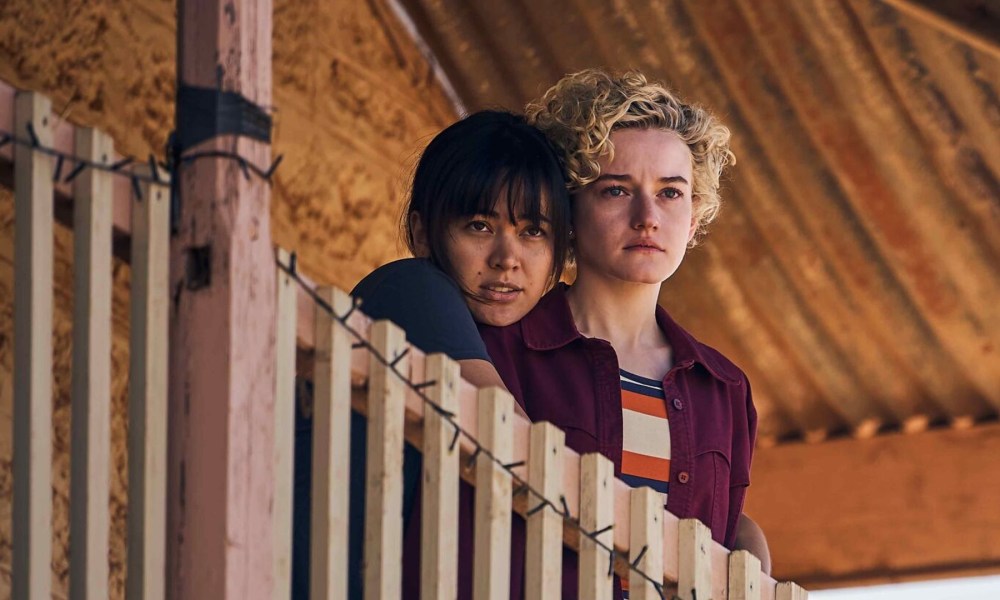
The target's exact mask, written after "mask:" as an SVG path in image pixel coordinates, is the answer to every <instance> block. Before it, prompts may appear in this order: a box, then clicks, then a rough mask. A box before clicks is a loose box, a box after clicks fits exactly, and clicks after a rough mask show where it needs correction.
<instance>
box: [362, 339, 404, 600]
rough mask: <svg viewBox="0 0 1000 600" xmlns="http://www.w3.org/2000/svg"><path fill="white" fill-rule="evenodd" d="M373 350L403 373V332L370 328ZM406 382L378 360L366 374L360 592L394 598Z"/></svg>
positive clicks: (369, 598) (398, 577)
mask: <svg viewBox="0 0 1000 600" xmlns="http://www.w3.org/2000/svg"><path fill="white" fill-rule="evenodd" d="M371 344H372V346H373V347H374V348H375V351H376V352H378V353H379V354H381V355H382V356H383V357H385V358H386V360H388V361H390V362H391V363H393V364H395V366H396V369H397V370H399V371H400V372H401V373H403V374H404V375H408V367H409V360H408V357H407V356H406V355H405V354H404V351H405V349H406V336H405V334H404V333H403V330H402V329H400V328H399V327H397V326H396V325H394V324H393V323H392V322H390V321H376V322H374V323H373V324H372V328H371ZM405 393H406V388H405V386H404V385H403V382H402V380H401V379H400V378H399V377H397V376H396V375H394V374H393V373H392V371H391V369H390V368H389V367H388V366H386V365H384V364H382V362H381V361H378V360H372V361H371V368H370V375H369V378H368V477H367V482H366V492H365V494H366V495H365V576H364V579H365V598H366V600H375V599H377V598H399V597H400V593H401V590H402V573H401V565H402V560H403V518H402V512H403V415H404V410H405V409H404V407H405Z"/></svg>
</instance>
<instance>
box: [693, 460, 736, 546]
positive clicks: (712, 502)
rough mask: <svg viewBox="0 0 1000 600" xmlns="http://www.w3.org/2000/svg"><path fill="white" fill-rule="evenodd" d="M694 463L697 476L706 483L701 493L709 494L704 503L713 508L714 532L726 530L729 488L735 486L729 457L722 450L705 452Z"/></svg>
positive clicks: (703, 498)
mask: <svg viewBox="0 0 1000 600" xmlns="http://www.w3.org/2000/svg"><path fill="white" fill-rule="evenodd" d="M694 463H695V472H696V473H697V476H698V477H699V479H701V480H702V481H703V482H704V485H703V486H702V487H701V489H700V492H701V494H708V497H704V496H702V501H703V502H704V503H705V504H704V506H705V507H706V508H708V507H709V506H711V508H710V511H709V512H710V514H711V516H712V521H711V526H712V531H713V533H715V530H716V528H717V527H719V526H721V527H722V528H723V530H724V529H725V527H726V523H727V522H728V520H729V488H730V486H731V485H732V484H733V482H732V481H731V465H730V462H729V457H728V456H727V455H726V453H724V452H722V451H721V450H703V451H701V452H699V453H698V454H696V455H695V458H694ZM701 494H699V495H701Z"/></svg>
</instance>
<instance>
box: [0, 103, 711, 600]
mask: <svg viewBox="0 0 1000 600" xmlns="http://www.w3.org/2000/svg"><path fill="white" fill-rule="evenodd" d="M26 132H27V134H28V137H26V138H24V137H19V136H17V135H16V134H14V133H12V132H9V131H5V130H0V148H3V147H4V146H6V145H7V144H10V143H13V144H18V145H21V146H25V147H28V148H31V149H33V150H35V151H38V152H41V153H42V154H46V155H48V156H51V157H53V158H55V160H56V164H55V166H54V168H53V177H52V179H53V181H59V180H60V178H61V177H62V171H63V169H64V167H65V165H66V163H67V162H69V163H71V164H72V165H73V166H72V168H71V169H70V171H69V173H68V174H67V175H66V177H65V178H62V181H63V182H64V183H70V182H72V181H73V180H74V179H76V178H77V177H79V176H80V175H81V174H82V173H83V172H84V171H85V170H87V169H94V170H97V171H102V172H105V173H110V174H112V175H115V176H119V177H127V178H128V179H130V181H131V183H132V189H133V192H134V193H135V195H136V198H137V199H139V200H141V199H142V191H141V186H140V185H139V183H140V182H147V183H155V184H165V183H167V182H166V181H164V179H163V178H162V177H161V176H160V170H161V169H162V170H165V171H167V172H169V173H171V174H175V172H176V168H177V166H178V163H183V164H189V163H192V162H195V161H197V160H201V159H206V158H221V159H226V160H232V161H235V162H236V163H237V164H238V165H239V166H240V169H241V170H242V171H243V175H244V177H245V178H246V179H248V180H249V179H250V178H251V176H252V175H254V176H257V177H258V178H260V179H262V180H264V181H266V182H267V183H268V184H270V183H271V182H272V179H273V177H274V173H275V171H276V170H277V168H278V166H279V165H280V164H281V162H282V159H283V158H284V157H283V155H278V156H277V157H276V158H275V160H274V161H273V162H272V163H271V164H270V165H269V166H268V167H267V168H262V167H259V166H257V165H255V164H253V163H252V162H250V161H249V160H248V159H247V158H246V157H244V156H242V155H240V154H238V153H235V152H227V151H222V150H208V151H199V152H192V153H189V154H181V155H180V156H179V157H177V158H176V159H175V160H172V161H170V162H163V161H159V160H158V159H157V158H156V157H155V156H154V155H152V154H150V155H149V158H148V159H147V161H145V164H146V165H148V167H149V173H148V174H146V173H141V172H138V171H136V170H135V167H136V166H138V165H140V164H143V163H142V162H140V161H138V160H137V159H136V158H135V157H132V156H126V157H123V158H121V159H120V160H118V161H115V162H114V163H106V162H98V161H94V160H91V159H88V158H84V157H81V156H77V155H75V154H72V153H68V152H63V151H61V150H58V149H56V148H54V147H51V146H46V145H45V144H42V143H41V141H40V139H39V138H38V134H37V132H36V131H35V128H34V126H33V125H32V123H30V122H29V123H27V125H26ZM126 167H130V168H128V169H127V170H126ZM174 181H176V179H174ZM296 262H297V261H296V255H295V254H294V253H292V254H291V257H290V260H289V264H287V265H286V264H283V263H282V262H281V261H280V260H279V259H278V258H277V257H275V263H276V264H277V266H278V268H280V269H281V270H282V271H284V272H285V273H286V274H288V275H289V276H290V277H291V278H292V279H293V280H295V282H296V283H297V284H298V285H299V286H300V287H301V288H302V289H303V290H304V291H305V292H306V294H307V295H308V296H309V297H310V298H311V299H312V301H313V302H314V303H315V304H316V306H317V307H319V308H320V309H321V310H323V311H324V312H326V313H327V314H329V315H330V316H331V317H332V318H333V319H334V320H335V321H337V322H338V323H339V324H340V326H342V327H343V328H344V329H345V330H346V331H347V332H348V333H350V335H351V336H352V337H353V338H354V339H355V340H356V341H355V342H354V343H353V344H352V346H351V347H352V348H364V349H365V350H366V351H367V352H368V353H369V354H370V355H371V356H372V357H373V358H375V360H377V361H379V362H380V363H382V365H383V366H385V367H386V368H387V369H388V370H389V371H390V372H392V373H393V375H395V376H396V377H397V378H399V380H400V381H401V382H403V384H404V385H406V387H408V388H409V389H410V390H412V391H413V393H415V394H416V395H417V397H418V398H420V400H421V401H422V402H423V403H424V405H425V406H427V407H429V408H430V409H431V410H433V411H434V412H436V413H438V414H439V415H441V417H442V418H443V419H445V420H446V421H447V422H448V423H449V425H451V427H453V428H454V435H453V437H452V440H451V443H450V446H449V450H454V449H455V446H456V444H457V443H458V440H459V438H460V437H465V438H466V439H467V440H469V442H470V443H471V444H472V445H473V447H474V450H473V452H472V454H471V455H470V457H469V459H468V462H467V465H466V468H471V467H472V466H473V465H475V463H476V461H477V460H478V458H479V457H480V456H485V457H486V458H488V459H489V460H490V461H492V462H493V463H495V464H496V465H498V466H499V467H500V468H501V469H503V470H504V471H505V472H506V473H507V474H508V475H510V477H511V479H512V481H513V482H514V483H515V484H516V485H517V487H516V488H515V489H514V490H513V493H512V497H515V498H516V497H517V496H520V495H522V494H528V495H530V496H533V497H534V498H535V499H537V500H538V502H539V503H538V504H537V505H536V506H534V507H532V508H530V509H528V510H527V511H526V516H528V517H530V516H532V515H534V514H536V513H538V512H540V511H542V510H545V509H546V508H551V509H552V510H553V511H555V512H556V514H558V515H559V516H561V517H562V519H563V523H566V524H569V525H570V526H571V527H573V528H574V529H576V530H577V531H578V532H579V533H580V534H581V535H583V536H585V537H586V538H588V539H590V540H591V541H592V542H593V543H594V544H595V545H596V546H597V547H598V548H601V549H602V550H604V551H605V552H607V553H608V577H610V576H611V575H612V574H613V573H614V566H615V559H616V558H623V559H624V558H625V557H624V556H620V555H619V553H618V552H617V551H616V550H615V549H614V544H613V543H612V544H611V545H610V546H609V545H607V544H605V543H604V542H602V541H601V540H600V539H598V537H599V536H600V535H602V534H604V533H607V532H608V531H611V530H612V529H613V528H614V524H613V523H612V524H611V525H608V526H606V527H603V528H601V529H597V530H594V531H588V530H587V529H585V528H584V527H583V526H581V525H580V521H579V519H578V518H574V517H573V516H572V515H571V514H570V510H569V504H568V503H567V501H566V496H564V495H561V494H560V496H559V500H558V501H554V500H551V499H549V498H547V497H546V496H545V495H544V494H543V493H542V492H540V491H538V490H537V489H536V488H534V487H533V486H531V484H529V483H528V482H527V481H526V480H525V479H524V478H523V477H521V476H520V475H518V474H517V473H515V472H514V469H517V468H519V467H523V466H524V464H525V463H524V461H518V462H513V463H505V462H503V461H502V460H500V459H499V458H497V456H496V455H495V454H493V452H492V451H491V450H490V449H489V448H487V447H486V446H484V445H483V444H482V443H481V442H480V441H479V440H478V439H477V438H476V436H474V435H472V433H471V432H469V431H468V430H467V429H465V428H463V427H462V426H461V425H460V424H459V422H458V421H457V420H456V418H455V416H456V415H455V413H453V412H451V411H449V410H447V409H445V408H444V407H443V406H441V405H440V404H438V403H436V402H434V401H433V400H432V399H431V398H430V397H429V396H427V394H425V393H424V391H423V390H424V389H425V388H428V387H431V386H433V385H435V384H436V383H437V382H436V381H423V382H415V381H413V380H411V379H410V378H409V377H408V376H407V375H404V374H403V373H402V372H400V371H399V370H398V369H397V368H396V365H397V364H399V361H400V360H402V358H403V357H404V356H405V355H406V354H407V353H408V352H409V348H406V349H405V350H403V351H402V352H401V353H400V354H398V355H396V356H394V357H392V359H389V358H387V357H385V356H383V355H382V354H381V353H380V352H379V351H378V350H377V349H376V348H375V347H374V346H372V345H371V343H370V342H369V341H368V340H367V339H365V337H364V336H363V335H362V334H361V332H359V331H358V330H356V329H354V328H353V327H352V326H351V325H350V324H349V323H348V322H347V321H348V319H349V318H350V317H351V315H352V314H354V312H355V311H356V310H357V308H358V307H359V306H360V302H359V301H358V300H357V299H352V300H353V301H352V304H351V307H350V308H349V309H348V310H347V311H346V312H345V313H344V314H343V315H338V314H337V313H336V311H335V310H334V309H333V307H332V306H330V304H329V303H328V302H326V301H325V300H323V298H321V297H320V296H319V295H318V294H317V293H316V290H315V289H313V287H312V286H311V285H310V284H309V282H307V281H305V280H304V279H303V278H302V277H301V276H300V275H299V274H298V270H297V268H296ZM557 502H558V504H557ZM647 550H648V546H643V547H642V548H641V549H640V550H639V553H638V554H637V555H636V557H635V559H634V560H632V561H626V564H627V565H628V568H629V570H630V571H631V572H633V573H635V574H637V575H638V576H639V577H641V578H642V579H644V580H646V581H648V582H649V583H650V584H652V585H653V587H654V588H655V589H656V591H657V593H658V594H659V595H660V598H661V600H667V598H666V596H665V595H664V591H663V583H662V579H661V578H658V577H653V576H650V575H649V574H648V573H646V572H645V571H643V570H642V569H640V568H639V567H638V565H639V562H640V561H641V560H642V558H643V556H645V554H646V552H647ZM692 591H693V590H692ZM678 598H679V597H678V596H673V597H672V598H671V600H678Z"/></svg>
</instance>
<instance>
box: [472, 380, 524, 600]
mask: <svg viewBox="0 0 1000 600" xmlns="http://www.w3.org/2000/svg"><path fill="white" fill-rule="evenodd" d="M478 404H479V441H480V443H482V444H483V446H484V447H486V448H488V449H489V450H490V451H491V452H492V453H493V456H495V457H496V459H497V460H499V461H501V462H504V463H507V462H510V460H511V457H512V456H513V453H514V450H513V446H514V427H513V423H512V421H511V419H512V418H513V414H514V398H513V397H512V396H511V395H510V394H509V393H507V392H506V391H504V390H501V389H498V388H486V389H481V390H479V398H478ZM476 460H477V462H476V517H475V518H476V525H475V529H476V531H475V542H474V544H475V545H474V549H473V553H474V554H475V564H474V565H473V572H472V577H473V583H472V597H473V598H474V599H475V600H506V599H507V598H509V597H510V523H511V516H510V515H511V513H510V511H511V491H512V490H511V478H510V473H508V472H507V471H505V470H504V469H503V468H501V467H500V465H498V464H496V463H495V462H494V461H492V460H490V459H489V457H487V456H485V455H483V454H480V455H479V456H478V458H477V459H476Z"/></svg>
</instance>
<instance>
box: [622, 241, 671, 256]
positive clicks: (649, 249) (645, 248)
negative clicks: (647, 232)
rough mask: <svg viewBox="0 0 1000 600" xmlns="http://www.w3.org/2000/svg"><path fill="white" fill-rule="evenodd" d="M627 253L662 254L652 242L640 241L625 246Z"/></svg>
mask: <svg viewBox="0 0 1000 600" xmlns="http://www.w3.org/2000/svg"><path fill="white" fill-rule="evenodd" d="M625 250H626V251H628V252H643V253H658V252H663V248H661V247H660V246H658V245H657V244H654V243H653V242H647V241H641V242H635V243H632V244H629V245H628V246H625Z"/></svg>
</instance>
